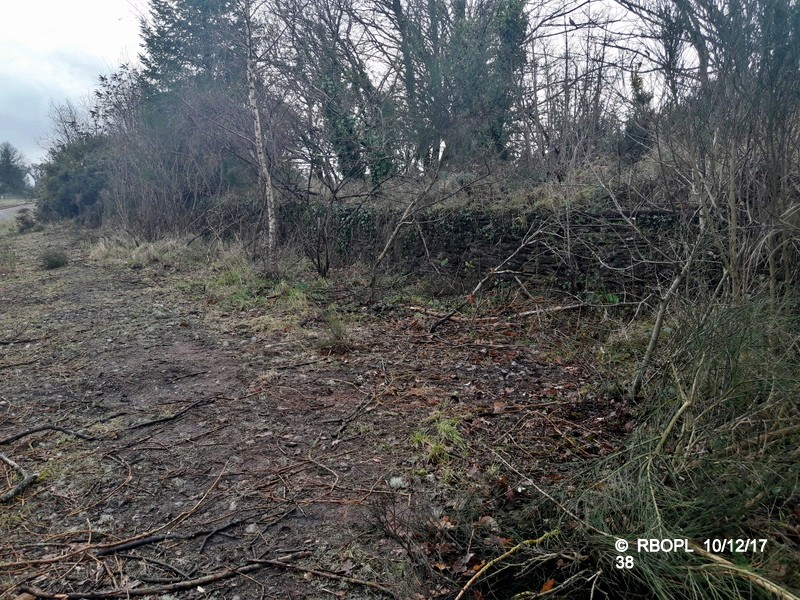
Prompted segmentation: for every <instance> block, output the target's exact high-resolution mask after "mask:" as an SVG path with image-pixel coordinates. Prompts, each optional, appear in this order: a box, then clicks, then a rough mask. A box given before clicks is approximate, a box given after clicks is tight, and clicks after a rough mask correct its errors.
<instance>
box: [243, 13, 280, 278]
mask: <svg viewBox="0 0 800 600" xmlns="http://www.w3.org/2000/svg"><path fill="white" fill-rule="evenodd" d="M248 13H249V11H248ZM245 23H246V27H247V103H248V108H249V109H250V114H251V116H252V118H253V137H254V139H253V143H254V145H255V152H256V163H257V165H258V188H259V194H260V196H261V203H262V214H266V217H267V244H266V257H265V263H266V272H267V273H269V274H274V273H275V272H276V271H277V268H278V260H277V254H278V215H277V209H276V206H275V194H274V191H273V189H272V173H271V171H270V165H269V162H268V160H267V153H266V151H265V150H264V127H263V125H262V122H261V109H260V108H259V106H258V95H257V94H256V79H257V74H258V72H257V64H256V58H255V49H254V48H253V45H254V40H253V32H252V27H251V24H250V15H249V14H248V15H246V19H245ZM260 226H261V223H259V229H260ZM258 233H259V231H258V229H257V230H256V235H258Z"/></svg>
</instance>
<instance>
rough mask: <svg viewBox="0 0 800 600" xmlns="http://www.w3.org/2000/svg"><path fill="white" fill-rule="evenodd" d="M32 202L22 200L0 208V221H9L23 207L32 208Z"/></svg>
mask: <svg viewBox="0 0 800 600" xmlns="http://www.w3.org/2000/svg"><path fill="white" fill-rule="evenodd" d="M33 206H34V205H33V204H32V203H30V202H23V203H21V204H18V205H16V206H9V207H8V208H0V222H3V221H10V220H11V219H13V218H14V217H16V216H17V213H18V212H19V211H21V210H22V209H23V208H29V209H31V210H33Z"/></svg>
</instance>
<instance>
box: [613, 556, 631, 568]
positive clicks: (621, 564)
mask: <svg viewBox="0 0 800 600" xmlns="http://www.w3.org/2000/svg"><path fill="white" fill-rule="evenodd" d="M614 566H615V567H616V568H617V569H632V568H633V557H632V556H617V558H616V560H615V561H614Z"/></svg>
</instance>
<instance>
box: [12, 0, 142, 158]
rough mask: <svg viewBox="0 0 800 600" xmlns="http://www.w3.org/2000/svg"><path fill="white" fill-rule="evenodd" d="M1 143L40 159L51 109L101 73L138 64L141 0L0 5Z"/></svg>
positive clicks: (85, 90)
mask: <svg viewBox="0 0 800 600" xmlns="http://www.w3.org/2000/svg"><path fill="white" fill-rule="evenodd" d="M2 4H3V7H2V11H0V143H2V142H4V141H8V142H10V143H11V144H13V145H14V146H15V147H16V148H17V149H18V150H19V151H20V152H22V154H24V155H25V157H26V158H27V159H28V160H29V161H31V162H37V161H39V160H41V159H42V158H43V157H44V153H45V151H44V149H43V148H42V147H41V145H42V144H43V143H45V141H46V140H45V138H46V137H47V135H48V132H49V129H50V122H49V118H48V114H49V111H50V105H51V103H56V104H58V103H61V102H63V101H64V100H67V99H69V100H73V101H75V102H80V101H82V100H84V99H85V98H87V97H88V95H89V93H90V92H91V90H92V89H94V88H95V87H96V85H97V78H98V76H99V75H105V74H108V73H111V72H112V71H114V70H115V69H116V67H117V66H118V65H119V64H120V63H122V62H132V61H136V57H137V54H138V53H139V17H140V15H141V13H142V11H146V10H147V1H146V0H2Z"/></svg>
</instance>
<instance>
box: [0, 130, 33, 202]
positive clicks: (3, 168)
mask: <svg viewBox="0 0 800 600" xmlns="http://www.w3.org/2000/svg"><path fill="white" fill-rule="evenodd" d="M27 172H28V169H27V167H26V166H25V159H24V158H23V157H22V155H21V154H20V153H19V150H17V149H16V148H15V147H14V146H12V145H11V144H9V143H8V142H3V143H2V144H0V194H22V193H23V192H25V174H26V173H27Z"/></svg>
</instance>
